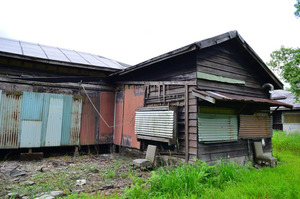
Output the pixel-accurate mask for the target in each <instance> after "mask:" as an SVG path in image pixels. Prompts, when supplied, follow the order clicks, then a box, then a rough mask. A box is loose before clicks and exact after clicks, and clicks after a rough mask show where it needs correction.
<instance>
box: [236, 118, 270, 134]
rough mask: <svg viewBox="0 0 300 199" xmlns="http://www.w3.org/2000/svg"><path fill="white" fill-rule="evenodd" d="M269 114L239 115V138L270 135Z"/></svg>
mask: <svg viewBox="0 0 300 199" xmlns="http://www.w3.org/2000/svg"><path fill="white" fill-rule="evenodd" d="M271 122H272V121H271V116H268V115H267V114H265V115H240V129H239V137H240V138H249V137H268V136H271V131H272V124H271Z"/></svg>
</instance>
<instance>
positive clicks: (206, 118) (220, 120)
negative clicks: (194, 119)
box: [198, 113, 238, 142]
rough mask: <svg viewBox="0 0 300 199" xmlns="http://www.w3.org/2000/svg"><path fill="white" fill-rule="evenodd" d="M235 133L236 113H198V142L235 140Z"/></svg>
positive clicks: (236, 131)
mask: <svg viewBox="0 0 300 199" xmlns="http://www.w3.org/2000/svg"><path fill="white" fill-rule="evenodd" d="M237 133H238V121H237V115H222V114H203V113H199V114H198V140H199V142H203V141H208V142H209V141H226V140H237Z"/></svg>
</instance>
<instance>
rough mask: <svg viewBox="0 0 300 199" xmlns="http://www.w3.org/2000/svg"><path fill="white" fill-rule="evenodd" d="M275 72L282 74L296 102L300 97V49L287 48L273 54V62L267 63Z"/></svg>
mask: <svg viewBox="0 0 300 199" xmlns="http://www.w3.org/2000/svg"><path fill="white" fill-rule="evenodd" d="M267 64H268V65H269V66H270V67H271V68H272V69H273V70H274V71H277V72H279V73H280V75H281V77H282V78H283V79H284V81H285V82H287V83H289V84H290V85H291V91H292V92H293V93H294V95H295V99H296V101H299V96H300V48H285V47H284V46H281V48H280V50H276V51H273V52H272V53H271V61H270V62H269V63H267Z"/></svg>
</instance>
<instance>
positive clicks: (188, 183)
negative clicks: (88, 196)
mask: <svg viewBox="0 0 300 199" xmlns="http://www.w3.org/2000/svg"><path fill="white" fill-rule="evenodd" d="M273 148H274V151H275V154H276V157H277V158H279V160H280V162H279V163H278V166H277V167H275V168H270V167H263V168H261V169H255V168H253V167H252V164H251V163H249V164H248V165H245V166H239V165H237V164H236V163H232V162H226V161H221V162H220V163H219V164H217V165H214V166H209V165H207V164H206V163H205V162H202V161H199V160H198V161H196V162H194V164H192V165H187V164H183V165H181V166H178V167H176V168H173V167H166V168H159V169H158V170H157V171H154V172H153V174H152V177H151V178H150V179H149V180H148V181H146V182H137V183H136V184H135V185H133V186H132V187H131V188H127V189H126V190H125V194H124V195H123V198H300V183H299V182H300V156H299V151H300V134H286V133H284V132H281V131H275V132H274V138H273Z"/></svg>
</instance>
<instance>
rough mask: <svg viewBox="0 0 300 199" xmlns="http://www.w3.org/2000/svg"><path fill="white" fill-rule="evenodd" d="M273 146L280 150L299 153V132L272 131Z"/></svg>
mask: <svg viewBox="0 0 300 199" xmlns="http://www.w3.org/2000/svg"><path fill="white" fill-rule="evenodd" d="M272 143H273V148H274V150H275V151H276V152H277V151H281V152H285V151H286V152H292V153H295V154H296V155H300V133H289V134H287V133H285V132H284V131H273V139H272Z"/></svg>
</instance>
